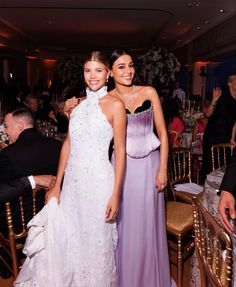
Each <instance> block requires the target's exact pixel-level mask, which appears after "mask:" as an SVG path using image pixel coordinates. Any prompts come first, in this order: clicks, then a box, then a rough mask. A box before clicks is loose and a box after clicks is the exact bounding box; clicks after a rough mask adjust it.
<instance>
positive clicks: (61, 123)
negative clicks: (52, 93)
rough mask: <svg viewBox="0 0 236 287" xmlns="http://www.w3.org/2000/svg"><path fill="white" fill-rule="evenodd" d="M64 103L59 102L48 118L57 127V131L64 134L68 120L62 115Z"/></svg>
mask: <svg viewBox="0 0 236 287" xmlns="http://www.w3.org/2000/svg"><path fill="white" fill-rule="evenodd" d="M64 105H65V102H64V101H59V102H58V103H57V104H56V107H55V112H54V111H51V112H50V113H49V118H50V119H52V120H53V122H54V123H55V125H56V126H57V131H58V132H59V133H63V134H66V133H67V130H68V124H69V120H68V118H67V116H66V115H65V114H64Z"/></svg>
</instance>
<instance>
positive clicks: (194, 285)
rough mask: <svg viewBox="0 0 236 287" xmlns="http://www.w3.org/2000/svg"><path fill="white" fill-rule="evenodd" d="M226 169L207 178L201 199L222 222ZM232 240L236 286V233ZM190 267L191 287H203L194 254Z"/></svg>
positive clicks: (217, 171) (235, 281)
mask: <svg viewBox="0 0 236 287" xmlns="http://www.w3.org/2000/svg"><path fill="white" fill-rule="evenodd" d="M224 171H225V167H223V168H220V169H217V170H215V171H212V172H211V173H210V174H209V176H208V177H207V179H206V181H205V184H204V190H203V193H202V196H201V198H200V201H201V203H202V204H203V206H204V207H205V208H206V209H207V210H208V211H209V212H210V213H211V214H212V215H213V216H214V217H215V218H217V220H218V221H219V222H220V217H219V213H218V211H217V207H218V203H219V198H220V197H219V195H218V194H217V193H218V192H219V188H220V183H221V180H222V178H223V175H224ZM235 226H236V225H235ZM231 240H232V244H233V284H232V286H236V233H234V234H232V235H231ZM190 264H191V266H190V272H191V276H190V282H189V283H190V284H189V286H191V287H201V283H200V272H199V268H198V262H197V257H196V254H195V252H194V254H193V256H192V260H191V263H190Z"/></svg>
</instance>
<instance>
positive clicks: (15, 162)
mask: <svg viewBox="0 0 236 287" xmlns="http://www.w3.org/2000/svg"><path fill="white" fill-rule="evenodd" d="M4 124H5V131H6V134H7V135H8V136H9V138H10V142H11V144H10V145H8V146H7V147H5V148H4V149H2V150H1V152H0V183H7V182H9V181H11V180H13V179H15V178H19V177H22V176H29V175H42V174H52V175H56V171H57V165H58V161H59V155H60V150H61V142H59V141H57V140H55V139H53V138H48V137H44V136H43V135H42V134H41V133H40V132H38V131H36V130H35V129H34V128H33V127H34V118H33V115H32V114H31V112H30V111H29V110H28V109H26V108H20V109H17V110H15V111H13V112H11V113H8V114H7V115H6V116H5V119H4Z"/></svg>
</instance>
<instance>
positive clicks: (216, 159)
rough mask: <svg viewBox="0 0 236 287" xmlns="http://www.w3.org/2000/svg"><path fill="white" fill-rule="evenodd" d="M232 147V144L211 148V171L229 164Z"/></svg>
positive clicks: (217, 145)
mask: <svg viewBox="0 0 236 287" xmlns="http://www.w3.org/2000/svg"><path fill="white" fill-rule="evenodd" d="M234 147H235V145H234V144H232V143H222V144H215V145H213V146H212V147H211V161H212V170H215V169H217V168H219V167H221V166H224V165H227V164H228V163H229V162H230V159H231V156H232V154H233V149H234Z"/></svg>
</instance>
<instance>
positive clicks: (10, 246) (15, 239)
mask: <svg viewBox="0 0 236 287" xmlns="http://www.w3.org/2000/svg"><path fill="white" fill-rule="evenodd" d="M42 189H43V187H41V186H37V187H36V188H35V189H34V190H33V191H32V217H33V216H34V215H35V214H36V212H37V210H36V194H37V192H38V191H39V190H42ZM23 200H24V197H23V196H20V197H18V199H17V201H18V202H19V206H20V223H21V226H20V227H21V232H19V233H16V232H15V230H14V222H13V216H12V208H11V202H6V203H5V213H6V222H7V227H8V237H5V236H4V235H3V234H1V233H0V246H1V248H2V249H3V250H4V251H5V254H6V255H7V256H8V257H9V258H10V260H11V262H12V264H11V265H9V263H8V261H7V260H6V259H5V258H4V257H3V256H1V255H0V259H1V260H2V262H3V263H4V265H5V266H6V267H7V268H8V269H9V271H10V272H11V273H12V275H13V276H14V278H16V277H17V275H18V273H19V269H20V262H19V259H18V255H17V251H18V250H22V249H23V247H24V244H23V243H21V242H19V241H20V240H22V239H26V237H27V234H28V231H27V226H26V223H25V210H24V203H23ZM14 202H15V201H14Z"/></svg>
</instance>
